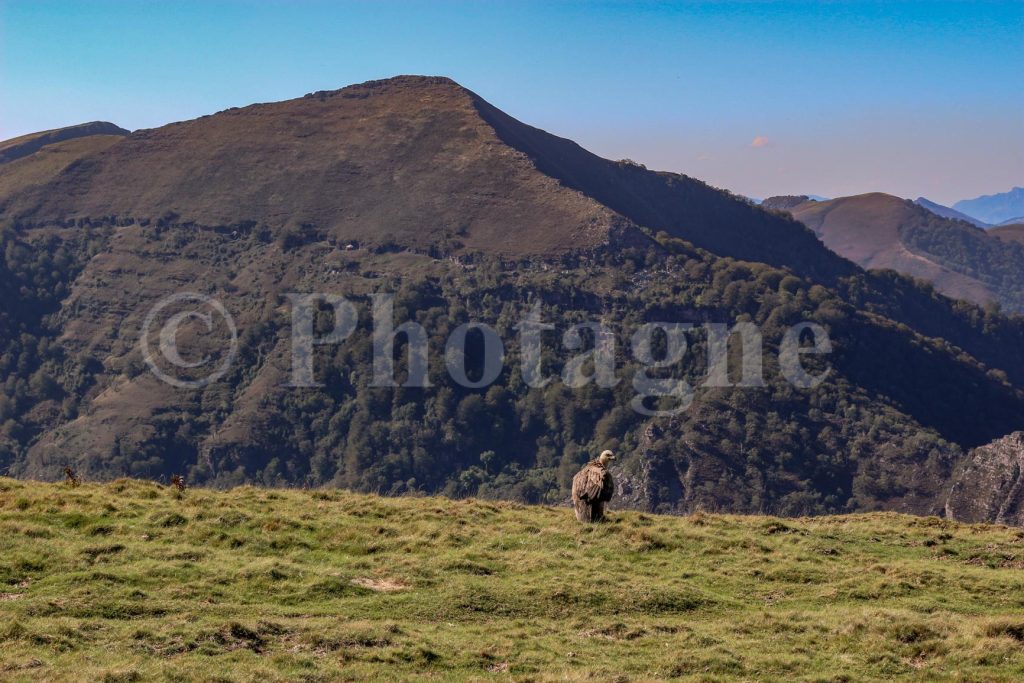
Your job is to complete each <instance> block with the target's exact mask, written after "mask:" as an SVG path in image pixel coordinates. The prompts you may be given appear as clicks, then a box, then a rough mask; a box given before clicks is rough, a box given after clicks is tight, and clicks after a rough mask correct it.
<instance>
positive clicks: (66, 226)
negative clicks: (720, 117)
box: [0, 76, 1024, 515]
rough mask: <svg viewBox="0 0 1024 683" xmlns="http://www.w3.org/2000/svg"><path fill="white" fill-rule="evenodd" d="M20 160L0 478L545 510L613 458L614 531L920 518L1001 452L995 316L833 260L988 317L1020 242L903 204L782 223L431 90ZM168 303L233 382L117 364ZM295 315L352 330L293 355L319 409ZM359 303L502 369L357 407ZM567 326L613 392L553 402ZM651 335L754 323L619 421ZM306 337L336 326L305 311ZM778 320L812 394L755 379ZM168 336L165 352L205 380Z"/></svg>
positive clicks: (365, 392) (387, 390) (358, 92)
mask: <svg viewBox="0 0 1024 683" xmlns="http://www.w3.org/2000/svg"><path fill="white" fill-rule="evenodd" d="M48 135H49V134H48ZM26 142H31V140H23V141H22V142H20V143H17V144H18V145H24V144H25V143H26ZM0 149H3V147H2V146H0ZM21 150H22V151H21V152H18V153H17V155H12V156H10V157H9V158H8V160H7V161H5V162H0V228H2V229H0V258H2V261H0V290H2V291H4V292H8V293H11V292H17V296H4V297H0V377H2V378H3V379H4V380H5V381H4V382H2V383H0V471H7V472H10V473H12V474H14V475H16V476H21V477H35V478H46V479H54V478H58V477H61V476H63V475H62V474H61V470H62V468H63V467H64V466H70V467H72V468H74V469H75V470H76V471H78V473H79V474H80V475H81V476H84V477H92V478H114V477H118V476H123V475H132V476H139V477H151V478H164V479H167V478H168V477H170V475H171V474H182V473H184V474H185V475H186V476H187V478H188V480H189V481H190V482H196V483H200V482H202V483H207V484H211V485H223V486H228V485H233V484H239V483H244V482H252V483H264V484H292V485H308V486H323V485H332V486H344V487H348V488H352V489H356V490H361V491H373V492H379V493H385V494H404V493H411V494H415V493H424V492H430V493H444V494H446V495H450V496H478V497H492V498H494V497H501V498H514V499H517V500H522V501H527V502H548V503H557V502H560V501H562V500H564V499H565V497H566V493H567V486H568V483H569V481H570V480H571V477H572V475H573V474H574V473H575V472H576V471H577V470H578V469H579V466H580V464H581V463H582V462H585V461H586V460H587V459H588V458H589V457H591V456H592V455H593V454H594V453H595V452H600V450H601V449H603V448H605V447H612V448H615V449H617V450H618V451H620V452H621V453H623V457H622V458H621V460H620V461H619V462H620V465H617V467H620V470H619V471H618V473H617V478H618V481H619V482H620V483H621V485H622V492H623V496H622V498H621V500H622V501H623V502H624V503H625V504H629V505H631V506H633V507H638V508H644V509H650V510H662V511H676V512H688V511H694V510H721V511H733V512H773V513H780V514H792V515H801V514H814V513H822V512H840V511H854V510H879V509H885V510H899V511H907V512H915V513H922V514H941V513H943V511H944V510H946V509H947V499H948V492H949V491H950V489H951V487H952V486H953V485H954V483H955V482H957V481H959V477H960V475H959V474H958V473H959V472H961V471H963V470H964V468H965V467H966V466H967V465H968V464H969V463H970V462H972V459H973V456H972V455H971V453H972V449H975V448H976V447H979V446H983V445H985V444H988V443H990V442H992V441H994V440H995V439H998V438H1001V437H1004V436H1005V435H1007V434H1010V433H1012V432H1015V431H1017V430H1020V429H1024V357H1022V356H1021V353H1020V349H1021V348H1024V318H1019V317H1012V316H1007V315H1003V314H1001V313H1000V312H999V311H997V310H995V307H991V306H990V307H988V308H982V307H979V306H976V305H974V304H971V303H968V302H964V301H954V300H951V299H949V298H947V297H945V296H942V295H940V294H939V293H938V292H936V291H935V289H934V288H933V287H932V286H931V285H928V284H925V283H922V282H918V281H915V280H913V279H911V278H909V277H907V276H905V275H900V274H899V273H896V272H893V271H884V272H879V271H870V272H869V271H865V270H864V269H863V268H862V267H860V266H859V265H858V263H859V264H863V265H864V266H866V267H872V268H895V269H897V270H901V271H903V272H906V273H910V274H914V275H919V276H921V277H927V278H929V279H931V280H932V281H933V282H935V283H936V286H937V287H938V288H939V289H940V290H941V291H944V292H948V293H950V294H953V295H956V296H963V297H967V298H970V299H973V300H975V301H987V300H989V299H993V298H994V299H997V300H999V301H1003V302H1004V305H1005V306H1007V307H1015V308H1016V307H1017V306H1019V304H1020V301H1019V299H1018V298H1017V295H1018V294H1019V291H1018V290H1016V289H1015V284H1014V283H1015V282H1016V281H1015V280H1013V277H1012V274H1007V273H1006V272H1004V270H1005V269H1006V268H1007V266H1008V264H1011V263H1013V258H1014V257H1011V256H1010V255H1011V254H1015V253H1017V252H1015V251H1014V249H1018V250H1020V249H1024V246H1020V245H1018V244H1017V243H1015V242H1013V241H1012V240H1011V239H1010V238H1006V239H1003V238H1000V237H998V236H992V235H988V234H987V233H985V232H984V231H982V230H978V229H976V228H974V227H972V226H970V225H967V224H965V223H963V222H961V221H954V220H949V219H947V218H942V217H939V216H936V215H935V214H933V213H931V212H930V211H928V210H926V209H924V208H923V207H921V206H918V205H916V204H914V203H913V202H909V201H905V200H900V199H897V198H895V197H889V196H887V195H864V196H861V197H848V198H840V199H833V200H829V201H822V202H815V201H810V200H809V199H805V198H797V201H795V202H793V201H789V202H786V208H787V210H788V211H790V212H792V214H793V215H795V216H797V217H798V218H799V220H800V221H803V223H801V222H798V220H796V219H794V218H793V216H790V215H787V214H785V213H783V212H781V211H780V210H779V208H781V207H778V206H776V207H775V210H771V209H772V207H773V206H774V205H773V203H772V202H770V201H766V202H765V204H766V207H767V208H768V209H769V210H763V209H761V208H758V207H756V206H753V205H752V204H751V203H750V202H748V201H746V200H744V199H741V198H737V197H735V196H733V195H731V194H730V193H728V192H725V191H722V190H718V189H716V188H713V187H711V186H709V185H707V184H706V183H703V182H701V181H699V180H696V179H694V178H690V177H687V176H685V175H679V174H675V173H667V172H655V171H649V170H647V169H645V168H643V167H641V166H639V165H636V164H633V163H630V162H615V161H610V160H607V159H602V158H600V157H598V156H596V155H594V154H592V153H590V152H588V151H587V150H585V149H583V148H582V147H580V146H579V145H577V144H576V143H574V142H572V141H571V140H567V139H564V138H559V137H556V136H554V135H551V134H549V133H547V132H545V131H543V130H540V129H537V128H534V127H531V126H529V125H527V124H524V123H522V122H520V121H518V120H516V119H514V118H512V117H511V116H509V115H508V114H506V113H504V112H502V111H500V110H498V109H497V108H495V107H494V106H492V105H491V104H489V103H488V102H486V101H484V100H483V99H482V98H480V97H479V96H478V95H476V94H475V93H473V92H472V91H470V90H467V89H466V88H463V87H462V86H460V85H458V84H457V83H455V82H454V81H451V80H450V79H447V78H438V77H419V76H403V77H397V78H393V79H387V80H383V81H372V82H368V83H362V84H358V85H353V86H349V87H346V88H342V89H340V90H334V91H326V92H317V93H311V94H309V95H307V96H305V97H300V98H297V99H293V100H288V101H284V102H275V103H269V104H256V105H251V106H246V107H242V108H235V109H228V110H226V111H222V112H219V113H216V114H213V115H210V116H204V117H202V118H199V119H195V120H192V121H184V122H180V123H173V124H170V125H167V126H163V127H160V128H156V129H152V130H141V131H135V132H133V133H131V134H127V135H125V134H124V131H121V130H120V129H116V127H114V128H111V127H109V126H103V127H100V128H98V129H97V130H96V131H94V134H90V135H85V136H78V137H75V136H71V137H62V135H56V136H53V135H51V136H50V137H49V138H47V139H46V141H45V143H43V144H38V145H37V146H36V148H35V149H29V148H25V147H21ZM26 150H27V151H26ZM804 223H805V224H806V225H805V224H804ZM808 226H809V227H808ZM1009 232H1012V230H1010V231H1008V233H1009ZM823 241H824V244H823V243H822V242H823ZM836 252H838V254H837V253H836ZM853 261H856V262H857V263H854V262H853ZM1019 263H1020V261H1017V262H1016V265H1017V266H1018V267H1017V268H1016V271H1015V272H1018V273H1019V272H1020V271H1021V269H1020V268H1019ZM993 264H995V265H994V266H993ZM179 292H199V293H202V294H205V295H208V296H211V297H214V298H215V299H217V300H218V301H220V302H222V303H223V305H224V307H225V309H226V310H229V311H230V312H231V314H232V315H233V318H234V320H235V322H236V324H237V328H238V334H237V353H236V361H235V363H234V364H233V365H231V367H230V368H229V370H227V371H226V372H225V374H224V375H223V376H222V377H221V378H220V379H219V380H218V381H216V382H213V383H211V384H209V385H207V386H202V387H199V388H195V389H192V388H188V389H182V388H179V387H176V386H172V385H170V384H168V383H166V382H163V381H161V380H160V379H158V378H157V376H155V374H154V373H153V372H151V371H150V368H149V367H148V365H147V358H146V357H145V355H144V353H143V351H142V350H141V349H140V344H139V339H140V333H141V332H142V331H143V327H144V323H145V321H146V319H147V315H148V313H149V312H150V311H151V310H153V308H154V306H155V305H156V304H158V303H159V302H161V301H163V300H164V298H165V297H167V296H168V295H171V294H175V293H179ZM296 292H299V293H305V292H325V293H330V294H337V295H341V296H345V297H346V298H348V299H349V300H351V301H352V302H354V304H358V305H359V306H360V307H362V308H361V310H362V311H363V317H362V318H361V319H360V325H359V326H358V327H357V329H356V330H355V331H354V332H353V333H352V335H351V337H350V338H348V339H346V341H345V342H344V343H342V344H338V345H324V346H323V347H321V348H318V349H317V352H316V354H315V358H314V359H313V360H314V361H315V369H316V376H317V379H318V381H319V382H320V386H314V387H308V388H301V389H297V388H293V387H290V386H288V384H289V378H290V367H291V364H292V362H293V357H292V354H291V346H290V343H291V338H292V334H291V332H292V330H291V327H292V324H293V321H292V316H291V310H290V304H289V294H293V293H296ZM387 292H390V293H393V294H394V295H395V301H394V312H395V318H396V320H395V322H396V324H397V323H400V322H403V321H405V320H412V321H417V322H419V323H420V324H422V325H423V327H424V330H425V334H427V335H428V341H429V343H430V344H431V345H432V348H434V349H435V350H440V351H439V353H440V352H441V351H443V349H444V346H445V341H446V340H447V339H448V338H449V335H450V334H452V333H453V331H455V330H457V329H459V328H460V326H461V325H462V324H464V323H466V322H469V321H473V322H483V323H486V324H488V325H490V326H492V327H493V328H494V329H495V330H496V331H497V332H498V334H499V336H500V337H501V338H502V340H503V341H504V344H505V346H504V351H505V354H506V357H507V359H508V362H507V363H506V365H505V367H504V369H503V370H502V371H501V373H500V374H499V375H498V377H497V378H496V379H495V381H494V382H493V383H492V384H490V385H489V386H485V387H482V388H472V387H467V386H465V384H459V383H457V382H455V381H454V380H453V379H452V378H451V376H450V374H449V373H446V372H445V368H444V364H443V363H442V362H440V361H438V360H437V359H436V358H435V360H434V362H433V364H432V365H431V366H430V378H431V381H432V386H431V387H428V388H416V387H409V386H403V385H402V380H403V377H404V376H405V373H406V372H407V370H406V369H404V368H405V364H403V363H401V362H400V363H399V369H398V371H397V374H398V377H397V381H396V382H395V386H380V385H379V384H377V383H375V381H374V378H373V375H372V368H371V367H370V366H371V363H370V359H371V357H372V356H373V344H374V341H373V337H372V334H371V330H370V326H369V322H368V320H367V318H368V316H367V314H366V313H365V311H366V310H367V307H368V305H369V302H370V295H372V294H375V293H387ZM534 307H539V309H540V310H542V312H543V319H544V320H545V322H550V323H551V324H552V325H555V326H556V331H554V332H550V333H545V335H546V336H545V339H544V344H545V345H546V347H545V353H544V355H543V370H544V372H545V373H547V374H550V375H551V376H552V377H554V378H556V380H555V381H552V382H551V383H550V384H548V385H546V386H544V387H543V388H535V389H531V388H530V387H529V386H527V384H526V382H524V380H523V378H522V375H521V373H520V370H519V368H520V362H519V361H520V360H521V359H522V358H523V355H524V350H523V348H522V342H521V338H520V335H519V334H517V332H516V329H517V328H516V327H515V324H516V323H517V321H519V320H520V319H521V318H522V316H523V315H524V314H525V312H526V311H529V310H531V309H533V308H534ZM583 321H607V324H609V325H611V326H613V327H614V329H615V332H616V333H617V334H618V340H619V342H618V344H617V346H616V349H617V350H616V361H617V363H618V366H619V367H620V368H622V370H620V371H619V372H620V376H618V379H619V380H621V381H620V382H619V383H618V384H617V385H615V387H599V386H597V385H596V384H594V383H591V384H589V385H588V386H586V387H584V388H583V389H580V390H573V389H570V388H568V387H566V386H565V385H564V384H563V383H561V382H559V381H557V378H558V377H560V375H561V373H562V371H563V370H566V371H567V369H568V368H570V367H571V366H570V365H569V358H571V357H573V356H576V355H577V353H576V352H574V353H570V354H566V353H564V349H563V348H562V346H560V345H559V343H558V340H560V339H562V338H563V337H562V334H563V333H564V332H565V331H566V330H567V329H569V326H570V325H574V324H577V323H580V322H583ZM662 321H666V322H692V323H696V324H698V325H699V324H701V323H705V322H721V323H734V322H737V321H750V322H754V323H756V324H757V325H758V326H759V328H760V330H761V332H762V334H763V343H764V346H765V348H766V360H765V366H764V373H763V374H764V386H763V387H750V388H744V389H733V388H723V387H718V386H712V387H707V386H704V382H703V374H704V373H705V372H706V371H707V369H708V368H707V365H708V363H707V357H706V354H704V353H703V352H702V349H701V347H700V346H699V345H698V344H697V341H699V340H695V341H694V344H693V353H691V352H687V355H686V358H685V359H684V361H683V362H682V363H681V364H679V367H676V368H672V369H666V370H667V371H669V372H672V373H673V374H671V375H658V377H660V378H668V377H672V378H674V379H659V380H658V383H659V386H668V385H671V386H677V385H678V384H679V381H678V380H679V379H680V378H685V380H686V382H687V383H688V384H689V385H690V386H692V387H695V395H694V398H693V403H692V405H690V406H689V408H688V409H687V410H685V411H680V412H678V413H677V414H675V415H673V416H662V417H651V416H649V415H644V414H641V413H638V412H637V411H636V410H635V409H634V408H635V403H634V399H635V398H637V397H636V392H635V391H634V390H633V389H634V388H635V386H636V385H635V381H636V378H637V376H638V375H636V374H635V373H636V371H637V363H638V362H639V361H638V360H637V359H636V358H634V357H633V356H631V355H630V338H631V335H632V332H633V331H635V330H637V329H639V328H640V326H642V325H644V324H645V323H649V322H662ZM314 322H315V325H316V327H315V329H316V330H317V333H318V334H319V333H326V332H329V331H330V330H331V329H332V328H333V325H334V324H335V321H334V316H333V315H332V314H331V313H330V311H328V310H326V309H325V310H322V311H319V312H318V314H317V315H316V316H315V321H314ZM806 322H813V323H816V324H818V325H821V326H822V327H823V328H825V329H826V330H828V332H829V335H830V338H831V340H832V343H833V345H834V353H832V354H831V355H830V356H828V357H827V358H808V362H809V363H812V364H815V365H814V366H813V367H814V368H815V369H824V368H827V369H829V371H830V374H829V375H828V377H827V380H826V381H825V382H823V383H822V384H821V385H820V386H818V387H817V388H815V389H813V390H802V389H797V388H795V387H794V386H792V385H791V384H790V383H789V382H787V381H786V380H785V379H784V377H783V375H782V373H781V372H780V367H779V363H778V361H777V358H778V354H777V351H778V349H779V347H780V345H781V344H782V341H783V340H784V339H785V338H786V336H785V335H786V334H787V331H788V330H790V329H791V327H792V326H793V325H796V324H799V323H806ZM196 328H197V329H198V332H196V331H195V330H193V329H192V328H186V327H183V328H182V329H183V332H182V335H181V336H180V339H179V340H178V342H179V343H181V345H182V346H183V347H184V346H190V345H191V346H190V350H192V351H194V353H195V354H196V356H195V357H198V358H203V357H205V356H211V357H212V356H214V355H215V354H216V353H217V352H218V350H219V347H217V346H216V345H215V344H213V342H212V341H211V342H203V341H202V340H203V339H206V337H202V336H201V335H200V334H199V332H202V330H201V329H199V328H201V326H196ZM403 343H404V342H403ZM396 346H397V349H396V350H397V351H398V353H397V354H396V355H397V356H399V358H400V361H401V360H403V358H402V357H403V356H404V351H403V348H404V347H403V346H401V345H399V344H398V343H397V342H396ZM652 347H653V344H652ZM733 350H735V346H733ZM744 352H745V349H744ZM651 353H652V354H654V353H655V351H654V349H653V348H652V349H651ZM658 353H660V352H658ZM464 355H465V362H466V363H467V364H473V363H477V364H479V361H480V358H479V356H480V355H481V354H480V353H477V352H475V351H471V350H470V349H469V348H468V347H467V351H466V354H464ZM734 355H736V354H734ZM190 357H192V356H190ZM819 361H820V363H819ZM474 367H475V366H474ZM584 367H587V366H586V365H585V366H584ZM658 370H660V368H658ZM651 379H653V376H652V377H651ZM631 380H632V381H631ZM675 400H676V399H674V398H673V396H672V395H665V396H663V397H661V400H660V402H659V403H657V404H656V405H657V406H665V407H669V408H671V407H673V406H676V404H675V403H673V401H675ZM650 405H652V404H650V403H649V404H648V406H650ZM964 406H969V407H970V409H969V410H965V408H964ZM986 462H987V461H986ZM999 462H1002V461H1001V460H1000V461H999ZM1008 476H1009V474H1008ZM971 481H975V480H974V479H972V480H969V481H967V483H966V484H963V485H961V486H959V487H958V489H957V490H958V491H959V492H960V495H961V499H962V498H964V497H970V496H971V495H972V490H973V489H976V488H977V487H978V486H979V485H978V484H972V483H971ZM979 481H980V480H979ZM954 509H959V508H956V506H954ZM972 514H973V513H972Z"/></svg>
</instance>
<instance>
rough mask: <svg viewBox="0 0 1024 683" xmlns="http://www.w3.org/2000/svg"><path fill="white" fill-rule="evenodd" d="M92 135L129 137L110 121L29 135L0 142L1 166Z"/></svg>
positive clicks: (94, 122)
mask: <svg viewBox="0 0 1024 683" xmlns="http://www.w3.org/2000/svg"><path fill="white" fill-rule="evenodd" d="M92 135H128V131H127V130H125V129H124V128H121V127H120V126H117V125H115V124H113V123H110V122H109V121H90V122H89V123H79V124H77V125H74V126H67V127H65V128H54V129H52V130H43V131H39V132H38V133H29V134H28V135H22V136H19V137H16V138H11V139H10V140H4V141H2V142H0V164H6V163H8V162H11V161H15V160H16V159H21V158H23V157H27V156H28V155H30V154H34V153H35V152H38V151H39V150H40V149H42V148H43V147H46V146H47V145H52V144H55V143H58V142H65V141H67V140H74V139H76V138H83V137H89V136H92Z"/></svg>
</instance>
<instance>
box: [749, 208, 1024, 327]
mask: <svg viewBox="0 0 1024 683" xmlns="http://www.w3.org/2000/svg"><path fill="white" fill-rule="evenodd" d="M777 201H779V200H776V199H774V198H772V199H769V200H766V202H765V205H767V206H772V205H774V204H775V203H776V202H777ZM794 201H795V199H793V198H790V199H789V200H788V201H786V202H784V203H786V204H787V207H786V209H785V210H786V211H787V212H788V213H789V214H790V215H792V216H793V217H794V218H796V219H797V220H799V221H801V222H803V223H804V224H805V225H807V226H808V227H809V228H811V229H812V230H814V232H815V233H817V234H818V235H819V236H820V237H821V239H822V241H823V242H824V244H825V245H826V246H828V247H829V248H830V249H832V250H833V251H835V252H836V253H838V254H840V255H841V256H845V257H846V258H848V259H850V260H852V261H854V262H856V263H857V264H859V265H860V266H862V267H864V268H873V269H891V270H895V271H898V272H900V273H904V274H906V275H910V276H912V277H915V278H920V279H922V280H926V281H928V282H930V283H931V284H933V285H934V286H935V288H936V289H938V290H939V291H940V292H942V293H943V294H946V295H947V296H950V297H953V298H957V299H966V300H968V301H973V302H975V303H979V304H985V303H986V302H989V301H996V302H999V303H1000V304H1001V305H1003V306H1004V307H1006V308H1007V309H1008V310H1012V311H1015V312H1022V311H1024V269H1022V268H1021V264H1022V263H1024V249H1022V248H1020V245H1018V244H1016V243H1012V244H1010V245H1007V244H1006V242H1004V241H1003V240H1001V239H1000V238H999V236H998V235H994V234H991V233H989V232H986V231H985V230H982V229H980V228H976V227H974V226H973V225H970V224H968V223H966V222H964V221H961V220H953V219H949V218H943V217H941V216H939V215H938V214H936V213H935V212H934V211H932V210H931V209H928V208H926V207H925V206H922V205H921V204H920V203H919V202H911V201H909V200H905V199H900V198H899V197H894V196H892V195H887V194H882V193H877V192H876V193H872V194H864V195H856V196H853V197H841V198H839V199H833V200H830V201H827V202H813V201H806V202H802V203H797V204H794ZM1009 232H1012V231H1006V232H1004V233H1003V234H1004V235H1005V234H1008V233H1009Z"/></svg>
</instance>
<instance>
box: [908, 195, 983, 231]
mask: <svg viewBox="0 0 1024 683" xmlns="http://www.w3.org/2000/svg"><path fill="white" fill-rule="evenodd" d="M914 203H915V204H917V205H918V206H923V207H924V208H926V209H928V210H929V211H931V212H932V213H934V214H935V215H936V216H942V217H943V218H952V219H953V220H958V221H967V222H968V223H970V224H971V225H974V226H977V227H979V228H987V227H989V224H988V223H986V222H985V221H979V220H978V219H977V218H975V217H973V216H968V215H967V214H966V213H960V212H959V211H957V210H956V209H951V208H949V207H948V206H943V205H942V204H938V203H936V202H933V201H931V200H930V199H926V198H925V197H918V198H917V199H915V200H914Z"/></svg>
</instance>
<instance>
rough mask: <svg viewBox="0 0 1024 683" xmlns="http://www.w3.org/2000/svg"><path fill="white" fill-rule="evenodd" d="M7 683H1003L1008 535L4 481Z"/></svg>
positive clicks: (894, 524) (1013, 639)
mask: <svg viewBox="0 0 1024 683" xmlns="http://www.w3.org/2000/svg"><path fill="white" fill-rule="evenodd" d="M0 549H2V552H0V615H2V620H0V679H2V680H26V681H30V680H31V681H37V680H48V681H49V680H115V681H116V680H123V681H127V680H150V679H157V680H161V679H167V680H185V681H188V680H225V681H273V680H310V681H319V680H323V681H328V680H330V681H333V680H367V679H370V680H401V679H415V678H432V679H437V680H451V679H456V680H470V679H473V680H475V679H483V680H489V679H501V678H505V679H508V678H512V679H515V680H538V681H542V680H584V679H587V680H598V681H605V680H634V681H641V680H652V679H667V678H678V679H682V680H687V679H689V680H733V679H746V680H773V679H775V680H782V679H789V680H823V681H824V680H862V679H894V678H905V679H908V680H922V679H948V680H1007V681H1012V680H1019V678H1020V677H1021V674H1022V672H1024V572H1022V569H1024V532H1022V531H1021V530H1018V529H1011V528H1006V527H998V526H968V525H960V524H955V523H952V522H946V521H943V520H939V519H935V518H915V517H907V516H901V515H895V514H866V515H851V516H844V517H822V518H813V519H776V518H769V517H738V516H726V515H701V514H698V515H693V516H690V517H662V516H656V515H645V514H640V513H635V512H617V511H614V510H613V512H612V514H611V521H610V522H609V523H607V524H602V525H598V526H589V527H584V526H580V525H578V524H577V523H576V522H575V520H574V519H573V516H572V513H571V511H570V510H568V509H560V508H546V507H528V506H522V505H516V504H506V503H494V502H485V501H450V500H444V499H437V498H400V499H388V498H379V497H374V496H364V495H355V494H349V493H344V492H337V491H293V490H287V491H286V490H266V489H256V488H238V489H234V490H231V491H223V492H221V491H212V490H204V489H191V490H188V491H186V492H184V493H179V492H176V491H174V490H173V489H170V488H165V487H162V486H159V485H157V484H154V483H149V482H141V481H128V480H121V481H117V482H113V483H111V484H107V485H94V484H83V485H82V486H79V487H77V488H70V487H68V486H67V485H64V484H39V483H29V482H19V481H14V480H10V479H0Z"/></svg>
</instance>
